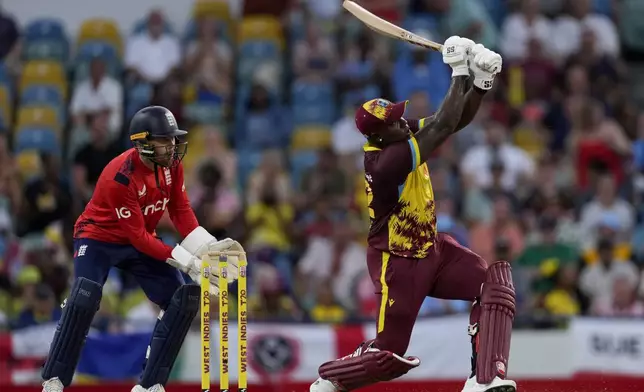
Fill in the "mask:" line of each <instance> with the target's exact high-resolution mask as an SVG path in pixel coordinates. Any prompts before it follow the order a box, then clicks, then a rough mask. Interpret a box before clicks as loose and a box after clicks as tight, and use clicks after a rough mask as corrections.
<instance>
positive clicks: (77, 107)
mask: <svg viewBox="0 0 644 392" xmlns="http://www.w3.org/2000/svg"><path fill="white" fill-rule="evenodd" d="M70 110H71V112H72V115H73V116H74V119H73V120H74V124H75V126H85V125H86V120H87V118H88V116H89V115H91V114H92V113H96V112H98V111H101V110H106V111H107V112H108V115H109V131H110V133H111V136H112V137H115V136H118V135H120V133H121V124H122V121H123V87H122V86H121V84H120V83H119V82H118V81H116V79H114V78H113V77H111V76H109V75H107V73H106V72H105V62H104V60H103V59H101V58H100V57H95V58H94V59H92V61H91V63H90V71H89V78H88V79H87V80H83V81H82V82H81V83H80V84H79V85H78V86H77V87H76V88H75V89H74V95H73V96H72V101H71V104H70Z"/></svg>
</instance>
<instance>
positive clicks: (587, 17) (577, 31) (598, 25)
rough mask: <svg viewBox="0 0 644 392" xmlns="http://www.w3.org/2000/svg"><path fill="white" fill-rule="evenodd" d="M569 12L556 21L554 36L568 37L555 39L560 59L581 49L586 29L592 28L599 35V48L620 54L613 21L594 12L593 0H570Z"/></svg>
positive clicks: (568, 2)
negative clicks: (583, 33)
mask: <svg viewBox="0 0 644 392" xmlns="http://www.w3.org/2000/svg"><path fill="white" fill-rule="evenodd" d="M567 9H568V14H567V15H564V16H560V17H559V18H557V20H556V21H555V22H554V26H553V32H552V36H553V37H566V38H565V39H555V40H553V44H554V49H555V51H556V53H557V55H558V56H559V58H560V59H565V58H566V57H568V56H569V55H571V54H573V53H575V52H576V51H577V50H579V48H580V46H581V37H582V32H583V31H584V29H590V30H592V31H593V33H594V34H595V37H597V39H598V42H597V50H598V51H599V52H600V53H605V54H608V55H611V56H617V55H619V37H618V35H617V29H616V28H615V25H614V24H613V22H612V21H611V20H610V19H609V18H608V17H607V16H605V15H601V14H597V13H593V12H592V1H591V0H568V1H567Z"/></svg>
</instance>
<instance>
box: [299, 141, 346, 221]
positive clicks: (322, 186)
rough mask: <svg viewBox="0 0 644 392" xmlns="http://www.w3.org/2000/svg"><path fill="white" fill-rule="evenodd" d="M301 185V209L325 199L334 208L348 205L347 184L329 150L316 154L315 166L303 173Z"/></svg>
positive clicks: (336, 160)
mask: <svg viewBox="0 0 644 392" xmlns="http://www.w3.org/2000/svg"><path fill="white" fill-rule="evenodd" d="M301 184H302V189H301V193H300V195H299V197H300V198H301V202H300V203H299V204H300V206H301V207H303V208H306V207H308V206H309V205H311V204H312V202H314V201H315V200H319V199H321V198H325V199H327V200H328V201H329V202H330V203H331V205H332V206H333V207H334V208H344V207H345V206H346V205H347V204H348V189H349V186H348V185H349V182H348V179H347V176H346V175H345V172H344V171H343V170H342V169H341V168H340V166H339V165H338V158H337V156H336V155H335V153H334V152H333V151H332V150H331V149H324V150H322V151H320V152H319V153H318V162H317V164H316V165H315V166H313V167H311V168H310V169H308V170H307V171H306V172H305V173H304V175H303V176H302V182H301Z"/></svg>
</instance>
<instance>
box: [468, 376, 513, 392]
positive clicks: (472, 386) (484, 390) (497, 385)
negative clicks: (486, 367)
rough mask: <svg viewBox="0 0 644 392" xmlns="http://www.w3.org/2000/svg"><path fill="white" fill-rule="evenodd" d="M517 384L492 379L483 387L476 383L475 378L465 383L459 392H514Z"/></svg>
mask: <svg viewBox="0 0 644 392" xmlns="http://www.w3.org/2000/svg"><path fill="white" fill-rule="evenodd" d="M516 391H517V383H516V382H514V381H512V380H503V379H501V378H499V377H494V380H492V382H491V383H489V384H487V385H484V384H479V383H477V382H476V376H474V377H470V378H468V379H467V381H465V386H464V387H463V390H462V391H461V392H516Z"/></svg>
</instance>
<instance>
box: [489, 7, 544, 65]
mask: <svg viewBox="0 0 644 392" xmlns="http://www.w3.org/2000/svg"><path fill="white" fill-rule="evenodd" d="M520 3H521V8H520V11H519V12H514V13H512V14H510V15H509V16H508V17H507V18H506V19H505V21H504V22H503V29H502V32H501V36H500V40H499V49H500V50H501V53H502V54H503V57H504V60H506V61H509V62H512V61H515V60H519V61H520V60H524V59H526V58H527V57H528V53H529V50H528V48H529V45H530V44H531V42H534V41H536V43H537V45H539V47H540V48H541V50H542V51H543V52H545V53H548V52H549V45H551V44H552V41H553V37H552V35H551V32H552V26H551V24H550V21H549V20H548V19H547V18H546V17H545V16H544V15H542V14H541V12H540V10H539V6H540V4H539V0H522V1H521V2H520Z"/></svg>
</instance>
